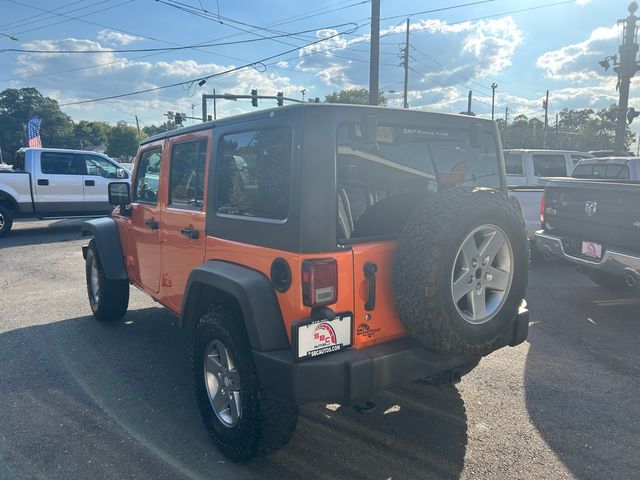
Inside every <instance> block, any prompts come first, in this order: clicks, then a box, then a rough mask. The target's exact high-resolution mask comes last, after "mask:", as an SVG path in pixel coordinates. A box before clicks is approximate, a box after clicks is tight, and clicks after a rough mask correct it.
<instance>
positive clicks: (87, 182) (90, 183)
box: [84, 180, 96, 187]
mask: <svg viewBox="0 0 640 480" xmlns="http://www.w3.org/2000/svg"><path fill="white" fill-rule="evenodd" d="M84 184H85V186H87V187H95V186H96V181H95V180H85V181H84Z"/></svg>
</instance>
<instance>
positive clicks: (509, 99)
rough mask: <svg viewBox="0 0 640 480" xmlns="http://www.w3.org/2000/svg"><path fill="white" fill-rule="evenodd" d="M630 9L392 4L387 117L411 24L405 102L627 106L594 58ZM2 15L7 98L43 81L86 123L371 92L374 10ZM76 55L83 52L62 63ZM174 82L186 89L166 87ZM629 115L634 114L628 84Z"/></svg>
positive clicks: (208, 2)
mask: <svg viewBox="0 0 640 480" xmlns="http://www.w3.org/2000/svg"><path fill="white" fill-rule="evenodd" d="M628 4H629V1H626V0H625V1H620V0H575V1H558V0H555V1H554V0H485V1H474V0H431V1H424V0H423V1H413V0H382V2H381V11H380V17H381V39H380V52H381V54H380V89H381V90H383V91H384V92H385V95H386V97H387V98H388V104H389V106H390V107H397V108H401V107H402V93H401V91H402V88H403V79H404V72H403V68H402V66H401V58H400V53H401V49H402V48H403V47H404V42H405V29H406V23H405V22H406V18H409V19H410V27H411V28H410V40H409V44H410V47H409V54H410V56H409V67H410V71H409V89H408V90H409V92H408V97H409V105H410V107H411V108H416V109H421V110H426V111H438V112H453V113H458V112H461V111H464V110H466V106H467V93H468V91H469V90H472V91H473V103H472V110H473V111H474V112H475V113H476V114H477V115H479V116H483V117H489V118H490V117H491V91H492V90H491V85H492V84H493V83H495V84H496V85H497V87H496V89H495V112H496V113H495V114H496V117H501V118H504V115H505V109H506V108H508V110H509V119H510V120H511V119H513V118H514V117H515V116H517V115H520V114H525V115H527V116H528V117H529V118H531V117H538V118H540V119H543V118H544V110H543V108H542V99H543V98H544V96H545V93H546V90H549V118H550V122H551V123H553V122H554V121H555V115H556V114H557V113H558V112H560V111H561V110H562V109H563V108H570V109H581V108H593V109H600V108H604V107H607V106H609V105H611V104H613V103H617V100H618V93H617V91H616V81H617V77H616V74H615V73H614V72H613V71H612V69H609V70H608V71H605V70H604V69H603V68H602V67H601V66H600V65H599V64H598V61H599V60H602V59H603V58H605V57H606V56H610V55H614V54H616V53H617V52H618V46H619V43H620V40H621V35H622V29H621V27H620V26H618V25H617V21H618V20H619V19H622V18H624V17H626V16H627V15H628V11H627V6H628ZM0 12H2V15H1V17H0V90H3V89H5V88H23V87H36V88H37V89H38V90H40V91H41V92H42V93H43V94H44V95H46V96H49V97H51V98H54V99H56V100H57V101H58V102H59V103H60V105H61V108H62V110H63V111H64V112H66V113H67V114H69V115H70V116H71V117H72V118H73V120H74V121H76V122H77V121H80V120H102V121H106V122H109V123H112V124H113V123H116V122H118V121H126V122H128V123H131V124H135V116H136V115H137V116H138V119H139V121H140V124H141V125H148V124H160V123H162V122H163V121H165V120H166V116H164V114H166V112H167V111H174V112H175V111H178V112H183V113H186V114H187V115H188V116H192V115H194V116H196V117H200V116H201V103H202V100H201V99H202V97H201V96H202V94H203V93H212V91H213V89H215V90H216V93H235V94H245V95H246V94H249V93H250V91H251V89H254V88H255V89H257V90H258V92H259V94H261V95H275V94H276V93H277V92H283V93H284V95H285V96H286V97H291V98H298V99H301V98H302V96H303V93H302V91H304V95H305V98H307V99H308V98H314V97H319V98H320V99H324V97H325V95H327V94H329V93H331V92H334V91H338V90H341V89H345V88H366V87H368V81H369V47H370V44H369V33H370V28H371V27H370V13H371V6H370V2H368V1H362V0H316V1H314V2H309V1H306V2H302V1H300V0H298V1H293V0H270V1H262V2H260V1H255V0H251V1H250V0H245V1H237V0H236V1H232V0H217V1H216V0H44V1H43V0H40V1H38V0H0ZM10 37H13V38H10ZM212 44H213V45H212ZM305 45H306V46H305ZM184 47H186V48H184ZM7 49H15V50H24V51H23V52H15V51H9V50H7ZM168 49H171V50H168ZM33 50H38V51H44V52H41V53H37V52H33ZM78 50H81V51H89V52H88V53H56V52H59V51H64V52H69V51H78ZM122 50H138V51H133V52H132V51H128V52H127V51H122ZM140 50H145V51H140ZM230 70H231V72H229V73H227V72H228V71H230ZM203 78H208V79H207V81H206V83H204V85H202V86H200V85H198V83H199V81H200V80H201V79H203ZM639 78H640V77H639ZM172 84H181V85H177V86H174V87H170V88H160V89H158V87H164V86H166V85H172ZM148 89H153V90H152V91H149V92H147V93H143V94H138V95H130V96H123V97H120V98H116V99H109V100H102V101H92V102H87V103H77V102H84V101H87V100H95V99H99V98H103V97H109V96H115V95H121V94H127V93H131V92H137V91H141V90H148ZM629 105H630V106H635V108H636V109H640V88H638V85H637V83H636V82H633V81H632V84H631V99H630V103H629ZM272 106H275V101H273V100H261V101H260V103H259V108H266V107H272ZM212 107H213V106H212V104H209V107H208V108H209V113H211V110H212ZM252 109H253V107H252V106H251V103H250V101H249V100H239V101H237V102H233V101H228V100H218V102H217V113H218V117H226V116H229V115H233V114H237V113H241V112H246V111H250V110H252ZM188 122H189V123H191V122H192V120H189V121H188ZM637 123H639V124H640V122H637ZM631 126H632V129H633V130H634V131H636V132H638V131H640V125H636V123H634V124H632V125H631ZM42 128H43V129H44V128H46V125H43V126H42Z"/></svg>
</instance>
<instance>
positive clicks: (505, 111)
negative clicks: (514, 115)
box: [504, 107, 509, 125]
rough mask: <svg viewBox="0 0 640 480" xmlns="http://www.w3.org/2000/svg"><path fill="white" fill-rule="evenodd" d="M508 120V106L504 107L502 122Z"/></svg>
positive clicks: (505, 122)
mask: <svg viewBox="0 0 640 480" xmlns="http://www.w3.org/2000/svg"><path fill="white" fill-rule="evenodd" d="M508 121H509V107H504V124H505V125H506V124H507V122H508Z"/></svg>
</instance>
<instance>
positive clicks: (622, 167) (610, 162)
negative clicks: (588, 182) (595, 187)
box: [571, 157, 640, 180]
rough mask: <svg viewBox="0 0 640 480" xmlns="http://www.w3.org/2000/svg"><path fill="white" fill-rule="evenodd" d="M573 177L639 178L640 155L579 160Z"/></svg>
mask: <svg viewBox="0 0 640 480" xmlns="http://www.w3.org/2000/svg"><path fill="white" fill-rule="evenodd" d="M571 176H572V177H574V178H603V179H620V180H640V157H605V158H591V159H585V160H581V161H580V163H579V164H578V165H577V166H576V168H575V169H574V170H573V174H572V175H571Z"/></svg>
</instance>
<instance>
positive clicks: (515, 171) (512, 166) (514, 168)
mask: <svg viewBox="0 0 640 480" xmlns="http://www.w3.org/2000/svg"><path fill="white" fill-rule="evenodd" d="M504 166H505V169H506V171H507V175H523V174H524V171H523V169H522V154H520V153H506V154H505V155H504Z"/></svg>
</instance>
